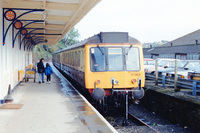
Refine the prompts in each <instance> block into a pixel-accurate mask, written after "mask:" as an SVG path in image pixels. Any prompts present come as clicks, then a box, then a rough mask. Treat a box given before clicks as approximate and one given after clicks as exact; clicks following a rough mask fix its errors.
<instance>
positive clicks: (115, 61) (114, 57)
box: [108, 48, 123, 71]
mask: <svg viewBox="0 0 200 133" xmlns="http://www.w3.org/2000/svg"><path fill="white" fill-rule="evenodd" d="M108 69H109V70H110V71H122V70H123V54H122V48H108Z"/></svg>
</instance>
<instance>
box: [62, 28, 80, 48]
mask: <svg viewBox="0 0 200 133" xmlns="http://www.w3.org/2000/svg"><path fill="white" fill-rule="evenodd" d="M79 36H80V34H79V32H78V30H77V29H75V28H72V29H71V30H70V31H69V32H68V33H67V34H66V35H65V36H64V37H63V39H62V40H61V41H60V43H62V44H63V45H64V46H70V45H73V44H75V43H77V42H78V38H79Z"/></svg>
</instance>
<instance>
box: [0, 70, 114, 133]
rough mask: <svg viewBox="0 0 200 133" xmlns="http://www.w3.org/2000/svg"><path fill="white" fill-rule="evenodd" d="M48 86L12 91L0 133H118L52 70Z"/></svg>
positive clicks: (0, 113)
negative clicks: (19, 106)
mask: <svg viewBox="0 0 200 133" xmlns="http://www.w3.org/2000/svg"><path fill="white" fill-rule="evenodd" d="M53 71H54V74H52V82H51V84H47V83H42V84H38V82H37V78H36V83H34V81H32V80H30V81H29V82H27V83H24V82H22V83H21V84H19V86H18V87H17V88H16V89H15V91H14V92H13V94H12V96H13V98H14V101H13V103H12V104H20V105H23V106H22V107H21V108H19V109H2V108H1V107H2V105H1V107H0V108H1V109H0V133H79V132H80V133H83V132H84V133H97V132H98V133H103V132H105V133H111V132H117V131H116V130H115V129H114V128H113V127H112V126H111V125H110V124H109V123H108V122H107V121H106V120H105V119H104V118H103V117H102V116H101V115H100V114H99V113H98V112H97V111H96V109H94V108H93V107H92V106H91V105H90V103H88V101H87V100H86V99H85V98H84V97H83V96H82V95H81V94H79V92H77V91H76V90H75V89H74V88H73V87H72V86H71V84H70V83H69V82H68V81H67V80H66V79H65V78H64V77H63V76H62V75H61V74H60V73H59V72H58V71H57V70H56V69H55V68H54V67H53Z"/></svg>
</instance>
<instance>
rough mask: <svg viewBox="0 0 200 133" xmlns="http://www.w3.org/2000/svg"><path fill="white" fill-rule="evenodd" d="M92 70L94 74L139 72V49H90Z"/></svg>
mask: <svg viewBox="0 0 200 133" xmlns="http://www.w3.org/2000/svg"><path fill="white" fill-rule="evenodd" d="M90 68H91V71H92V72H102V71H139V70H140V56H139V48H137V47H92V48H91V49H90Z"/></svg>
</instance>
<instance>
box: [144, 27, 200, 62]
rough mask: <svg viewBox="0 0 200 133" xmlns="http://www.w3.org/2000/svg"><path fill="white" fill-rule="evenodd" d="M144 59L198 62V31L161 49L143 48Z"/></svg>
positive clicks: (199, 55)
mask: <svg viewBox="0 0 200 133" xmlns="http://www.w3.org/2000/svg"><path fill="white" fill-rule="evenodd" d="M143 52H144V58H153V59H155V58H172V59H181V60H200V30H196V31H194V32H192V33H189V34H187V35H185V36H182V37H180V38H177V39H175V40H173V41H171V42H168V43H166V44H164V45H162V47H153V48H143Z"/></svg>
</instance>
